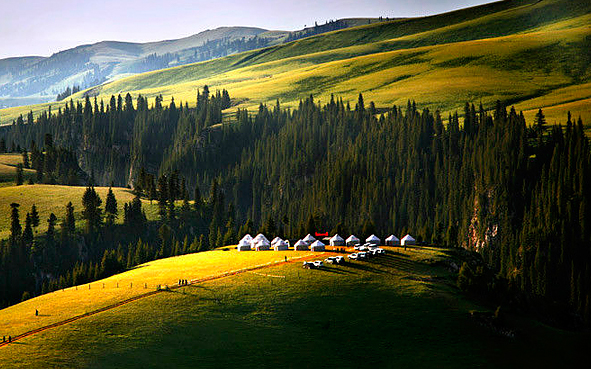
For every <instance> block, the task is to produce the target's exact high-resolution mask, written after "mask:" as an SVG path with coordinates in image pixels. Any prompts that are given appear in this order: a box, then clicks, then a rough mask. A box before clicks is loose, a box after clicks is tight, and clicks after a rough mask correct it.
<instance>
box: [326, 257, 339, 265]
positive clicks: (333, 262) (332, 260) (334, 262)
mask: <svg viewBox="0 0 591 369" xmlns="http://www.w3.org/2000/svg"><path fill="white" fill-rule="evenodd" d="M324 261H325V262H327V263H328V264H336V262H337V257H336V256H329V257H327V258H326V259H324Z"/></svg>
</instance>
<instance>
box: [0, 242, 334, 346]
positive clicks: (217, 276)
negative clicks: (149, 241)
mask: <svg viewBox="0 0 591 369" xmlns="http://www.w3.org/2000/svg"><path fill="white" fill-rule="evenodd" d="M325 255H326V252H321V253H314V254H308V255H304V256H298V257H293V258H289V259H287V261H276V262H269V263H266V264H259V265H255V266H252V267H248V268H243V269H237V270H232V271H229V272H224V273H221V274H215V275H210V276H206V277H203V278H198V279H193V280H190V281H189V285H191V284H197V283H203V282H206V281H211V280H215V279H221V278H225V277H230V276H233V275H237V274H241V273H246V272H250V271H253V270H259V269H264V268H270V267H272V266H276V265H279V264H285V263H291V262H294V261H302V260H307V259H317V258H321V259H322V258H323V257H324V256H325ZM180 287H184V286H183V285H180V286H179V285H173V286H170V287H169V289H177V288H180ZM164 291H166V290H165V289H160V290H155V291H150V292H146V293H143V294H141V295H137V296H134V297H130V298H128V299H126V300H123V301H119V302H117V303H114V304H111V305H108V306H105V307H102V308H99V309H96V310H93V311H89V312H87V313H84V314H80V315H76V316H73V317H71V318H68V319H66V320H62V321H59V322H55V323H52V324H49V325H46V326H43V327H39V328H36V329H32V330H30V331H28V332H25V333H22V334H19V335H17V336H14V337H12V340H11V342H8V341H6V342H0V347H4V346H8V345H10V344H11V343H12V342H16V341H19V340H21V339H23V338H25V337H28V336H32V335H34V334H37V333H40V332H43V331H46V330H48V329H51V328H55V327H59V326H62V325H66V324H68V323H72V322H75V321H77V320H80V319H82V318H86V317H89V316H92V315H96V314H98V313H102V312H103V311H109V310H113V309H115V308H118V307H120V306H123V305H126V304H129V303H130V302H134V301H137V300H139V299H143V298H145V297H149V296H153V295H156V294H158V293H160V292H164Z"/></svg>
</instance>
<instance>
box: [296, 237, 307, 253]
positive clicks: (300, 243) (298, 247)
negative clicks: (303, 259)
mask: <svg viewBox="0 0 591 369" xmlns="http://www.w3.org/2000/svg"><path fill="white" fill-rule="evenodd" d="M293 249H294V250H295V251H307V250H308V244H307V243H305V242H304V241H302V240H299V241H298V242H296V243H295V245H293Z"/></svg>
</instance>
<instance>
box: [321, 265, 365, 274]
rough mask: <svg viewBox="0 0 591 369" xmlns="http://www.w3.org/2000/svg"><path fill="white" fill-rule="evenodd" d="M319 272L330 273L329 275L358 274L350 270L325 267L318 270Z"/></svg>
mask: <svg viewBox="0 0 591 369" xmlns="http://www.w3.org/2000/svg"><path fill="white" fill-rule="evenodd" d="M318 270H320V271H322V272H328V273H334V274H357V273H355V272H352V271H350V270H346V269H337V268H328V267H325V266H323V267H320V268H318Z"/></svg>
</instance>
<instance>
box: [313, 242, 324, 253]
mask: <svg viewBox="0 0 591 369" xmlns="http://www.w3.org/2000/svg"><path fill="white" fill-rule="evenodd" d="M324 246H325V245H324V244H323V243H322V242H320V241H314V242H313V243H312V245H311V246H310V249H311V250H312V251H324V250H325V247H324Z"/></svg>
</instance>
